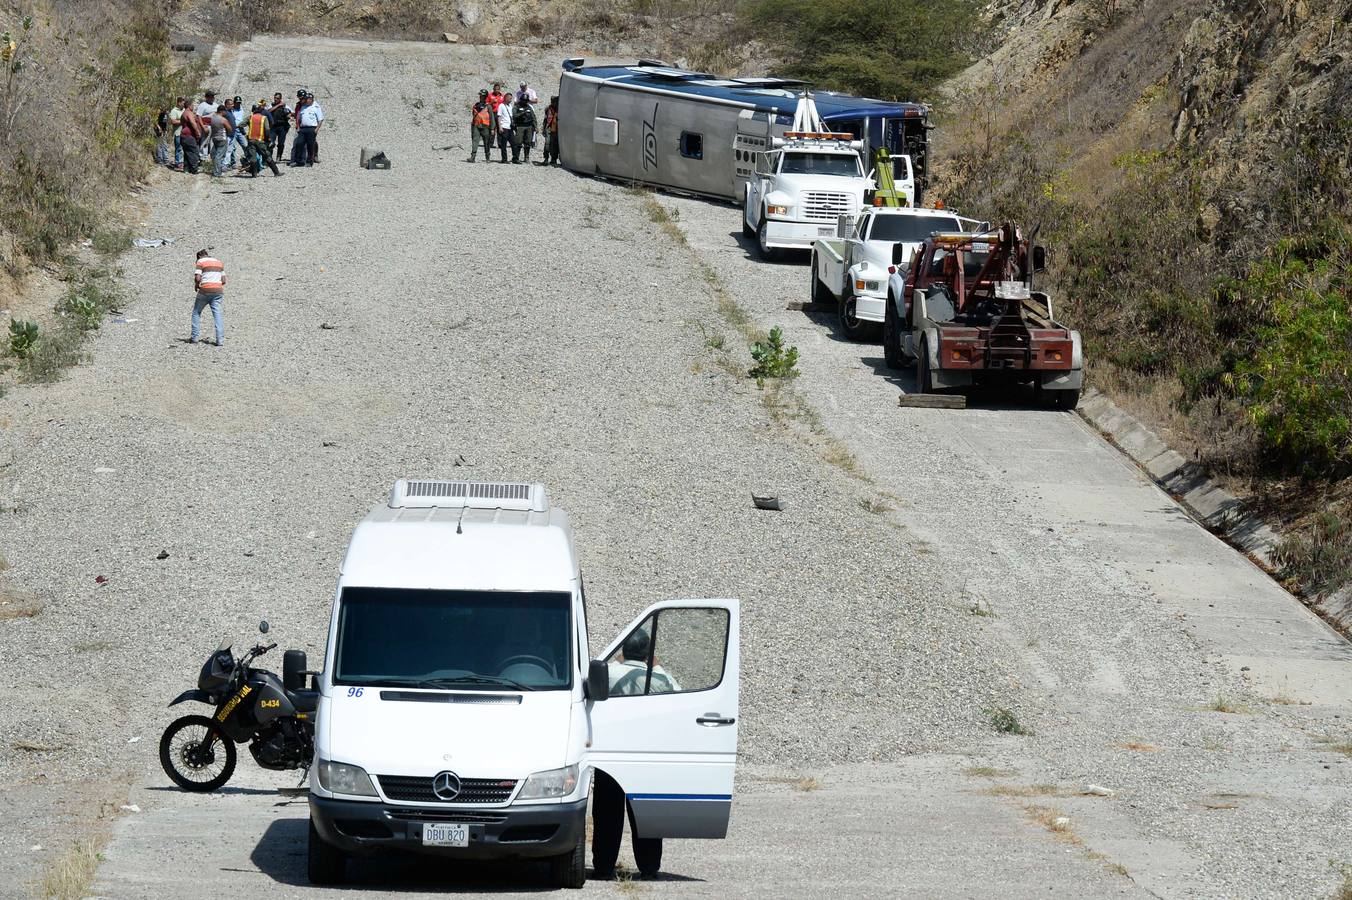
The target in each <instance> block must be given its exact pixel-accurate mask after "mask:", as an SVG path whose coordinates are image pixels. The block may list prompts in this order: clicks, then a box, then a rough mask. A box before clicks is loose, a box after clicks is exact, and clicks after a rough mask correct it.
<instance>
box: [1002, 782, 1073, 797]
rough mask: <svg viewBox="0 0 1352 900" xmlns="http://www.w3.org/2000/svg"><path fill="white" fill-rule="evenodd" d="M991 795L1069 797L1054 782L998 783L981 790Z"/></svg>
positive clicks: (1068, 794) (1066, 792)
mask: <svg viewBox="0 0 1352 900" xmlns="http://www.w3.org/2000/svg"><path fill="white" fill-rule="evenodd" d="M981 793H983V794H986V795H988V796H991V797H1069V796H1070V793H1069V792H1068V791H1065V790H1062V789H1061V788H1059V787H1057V786H1056V785H1054V784H998V785H996V786H995V787H990V788H986V789H985V790H983V791H981Z"/></svg>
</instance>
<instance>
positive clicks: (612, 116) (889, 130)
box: [559, 59, 931, 203]
mask: <svg viewBox="0 0 1352 900" xmlns="http://www.w3.org/2000/svg"><path fill="white" fill-rule="evenodd" d="M583 62H584V61H583V60H582V59H568V60H565V61H564V63H563V76H562V78H561V79H560V83H559V150H560V156H561V159H562V160H563V164H564V166H566V167H567V168H569V169H571V170H572V171H574V172H578V173H581V174H584V175H598V176H601V177H606V178H616V179H620V180H624V181H635V182H641V183H644V184H649V185H652V186H654V187H660V188H664V189H667V190H673V191H682V192H686V193H691V194H697V195H701V196H705V197H715V198H719V199H722V200H729V201H733V202H738V203H740V202H741V201H742V198H743V196H744V191H745V189H746V183H747V180H748V179H749V178H751V177H752V175H753V174H754V171H755V164H756V154H757V153H758V152H760V151H764V150H768V149H770V148H771V146H772V142H773V140H774V138H777V137H783V135H784V133H785V132H786V131H787V130H789V129H790V127H791V125H792V123H793V114H794V110H795V109H796V107H797V105H798V100H799V98H800V97H801V95H802V92H803V90H804V88H805V83H804V82H801V81H794V80H791V79H786V78H716V77H714V76H712V75H706V74H702V73H699V72H691V71H687V70H684V69H678V68H674V67H672V66H668V65H666V64H665V63H660V62H654V61H652V60H639V61H638V63H636V64H635V65H629V66H626V65H609V66H586V65H584V64H583ZM812 97H813V99H814V100H815V101H816V104H817V110H818V112H819V113H820V114H821V118H822V121H823V122H824V123H825V124H826V125H827V126H828V127H829V128H830V129H831V130H832V131H833V132H844V133H849V134H851V135H853V136H855V137H856V138H858V139H859V140H861V141H862V142H863V148H862V150H861V151H860V152H861V153H862V154H863V156H864V160H865V165H864V168H865V170H867V169H869V168H871V164H870V163H869V162H868V161H869V160H872V159H873V156H874V151H875V150H877V149H878V148H879V147H885V148H887V151H888V152H889V153H890V154H892V155H893V156H909V157H910V158H911V164H912V168H913V170H914V175H915V180H916V190H917V192H918V193H923V190H924V188H923V185H924V181H925V170H926V166H925V163H926V156H927V150H928V144H929V129H930V127H931V126H930V124H929V109H928V107H926V106H925V105H923V104H920V103H893V102H889V101H885V100H870V99H867V98H863V97H852V96H850V95H848V94H839V93H834V92H831V91H814V92H813V94H812ZM916 199H917V200H918V199H919V196H917V198H916Z"/></svg>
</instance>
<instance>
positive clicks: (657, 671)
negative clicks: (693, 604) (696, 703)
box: [606, 607, 728, 697]
mask: <svg viewBox="0 0 1352 900" xmlns="http://www.w3.org/2000/svg"><path fill="white" fill-rule="evenodd" d="M727 649H728V611H727V610H725V609H700V608H686V607H674V608H668V609H663V610H659V611H658V612H657V613H655V614H654V615H651V616H648V618H646V619H644V620H643V622H641V623H640V624H639V626H638V627H637V628H635V629H634V630H633V631H631V632H629V635H628V636H627V637H625V639H624V641H623V642H621V644H620V646H619V647H617V648H616V649H615V652H614V653H612V654H611V655H610V657H609V658H608V659H607V660H606V665H607V667H608V669H609V671H610V694H611V696H612V697H626V696H641V695H651V694H678V693H691V692H694V691H707V690H710V689H711V688H715V687H717V686H718V685H719V684H720V683H721V682H722V681H723V663H724V659H725V657H726V655H727Z"/></svg>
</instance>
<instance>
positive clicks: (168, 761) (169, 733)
mask: <svg viewBox="0 0 1352 900" xmlns="http://www.w3.org/2000/svg"><path fill="white" fill-rule="evenodd" d="M190 726H197V727H199V728H205V729H206V730H207V731H208V733H212V734H215V735H216V742H215V748H214V752H216V753H223V754H225V765H224V766H223V767H222V769H221V771H220V772H219V773H218V774H217V775H215V776H214V777H212V778H209V779H207V780H206V781H197V780H195V779H192V778H189V777H188V776H187V775H185V774H183V772H182V771H180V770H179V768H178V766H177V765H175V762H176V761H175V760H174V753H173V741H174V736H175V735H177V734H178V733H179V732H180V731H182V730H183V729H184V728H188V727H190ZM236 756H237V754H236V751H235V742H234V741H232V740H230V739H229V738H228V737H226V736H225V735H224V734H222V733H221V732H220V730H219V728H218V726H217V723H216V720H215V719H209V718H207V717H206V716H183V717H182V718H179V719H175V720H174V721H172V722H170V723H169V727H168V728H166V729H164V734H163V735H161V737H160V765H161V766H162V767H163V768H164V774H166V775H168V776H169V778H170V780H171V781H173V782H174V784H176V785H178V786H179V787H180V788H182V789H183V790H185V791H192V792H193V793H200V794H208V793H211V792H212V791H215V790H219V789H220V788H221V787H223V786H224V785H225V783H226V782H227V781H229V780H230V776H231V775H233V774H235V759H236Z"/></svg>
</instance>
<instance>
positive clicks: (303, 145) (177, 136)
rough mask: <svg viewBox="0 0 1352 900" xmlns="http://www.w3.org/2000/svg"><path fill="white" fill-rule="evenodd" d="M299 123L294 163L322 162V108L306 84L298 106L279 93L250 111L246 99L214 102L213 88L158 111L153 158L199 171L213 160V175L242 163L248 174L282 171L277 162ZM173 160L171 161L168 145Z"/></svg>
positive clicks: (182, 169)
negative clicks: (198, 98)
mask: <svg viewBox="0 0 1352 900" xmlns="http://www.w3.org/2000/svg"><path fill="white" fill-rule="evenodd" d="M292 123H295V131H296V136H295V138H293V139H292V142H291V161H290V163H289V165H292V166H310V165H314V164H315V163H317V162H319V130H320V129H321V128H322V127H323V125H324V110H323V108H322V107H321V106H320V105H319V104H318V103H317V102H316V101H315V95H314V94H313V93H312V92H310V91H307V90H305V89H303V88H302V89H301V90H299V91H297V92H296V106H295V109H291V108H290V107H288V106H287V105H286V101H285V100H284V99H283V98H282V95H281V93H280V92H279V93H275V94H273V95H272V102H271V103H269V102H268V101H267V100H259V101H258V102H257V103H254V104H252V106H251V107H250V108H249V110H248V112H246V111H245V104H244V101H243V99H242V98H240V97H234V98H232V99H225V100H222V101H221V102H220V103H217V101H216V94H215V92H214V91H207V92H206V93H205V94H204V95H203V99H202V100H201V101H200V102H198V103H193V102H192V98H189V97H179V98H178V101H177V102H176V103H175V104H174V106H173V108H171V109H162V110H160V113H159V115H158V116H157V117H156V122H155V133H156V146H155V159H156V161H157V162H159V163H162V164H164V165H167V166H170V168H172V169H174V170H175V171H178V172H188V173H189V174H192V175H196V174H197V173H198V172H199V171H200V170H201V168H202V167H203V166H205V165H206V164H208V163H209V164H210V166H211V169H210V171H211V174H212V175H214V176H216V177H220V176H222V175H224V174H225V172H226V170H227V169H233V168H235V167H236V166H238V165H240V163H241V162H242V163H243V167H244V168H245V169H246V170H247V171H248V172H249V174H250V175H257V174H258V173H259V172H260V171H262V168H263V167H264V166H267V167H268V168H269V169H271V170H272V174H273V175H281V174H282V173H281V170H280V169H278V168H277V163H278V161H280V160H281V159H282V157H283V155H284V150H285V147H286V135H287V133H288V132H289V131H291V130H292ZM171 146H172V148H173V150H172V153H173V156H172V158H173V162H172V163H171V162H170V147H171Z"/></svg>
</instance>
